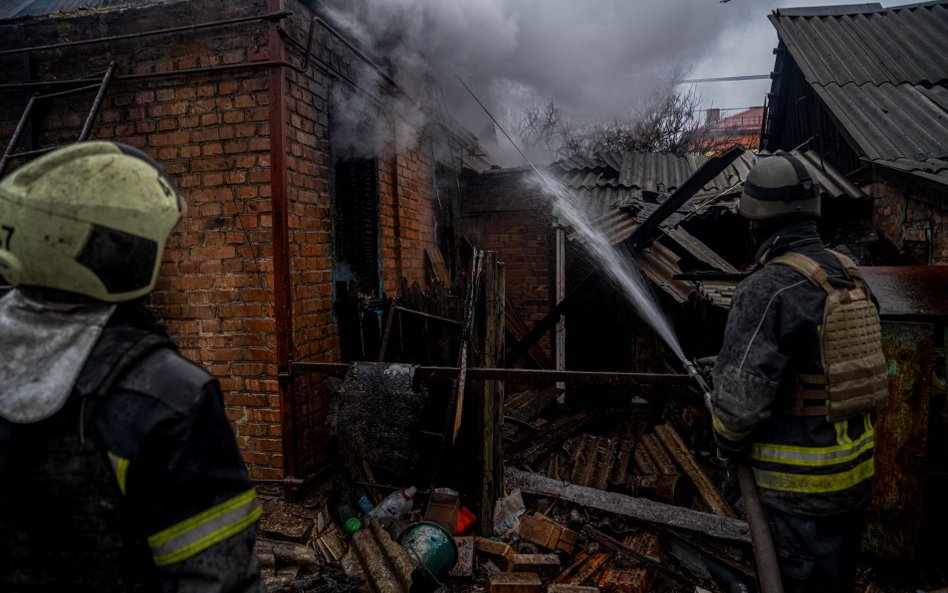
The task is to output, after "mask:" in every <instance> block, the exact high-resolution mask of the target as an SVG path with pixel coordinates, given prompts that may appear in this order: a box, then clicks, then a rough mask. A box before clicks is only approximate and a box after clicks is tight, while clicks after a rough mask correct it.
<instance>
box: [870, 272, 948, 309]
mask: <svg viewBox="0 0 948 593" xmlns="http://www.w3.org/2000/svg"><path fill="white" fill-rule="evenodd" d="M860 270H862V273H863V275H864V277H865V278H866V282H867V283H868V284H869V288H870V290H872V293H873V294H874V295H875V296H876V298H877V299H879V309H880V311H879V312H880V313H881V314H882V315H886V316H921V317H948V298H945V295H948V266H902V267H865V268H860Z"/></svg>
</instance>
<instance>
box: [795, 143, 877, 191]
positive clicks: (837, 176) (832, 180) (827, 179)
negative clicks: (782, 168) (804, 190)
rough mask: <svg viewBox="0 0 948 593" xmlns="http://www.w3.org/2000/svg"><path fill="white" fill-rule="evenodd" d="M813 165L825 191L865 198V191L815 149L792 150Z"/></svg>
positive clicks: (817, 178)
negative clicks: (821, 156)
mask: <svg viewBox="0 0 948 593" xmlns="http://www.w3.org/2000/svg"><path fill="white" fill-rule="evenodd" d="M791 154H793V155H796V156H798V157H800V158H802V159H803V160H805V161H806V162H807V163H809V164H810V166H812V167H813V171H815V172H816V180H817V181H819V182H820V188H821V189H822V190H823V193H825V194H827V195H829V196H832V197H834V198H863V197H865V193H863V191H862V190H861V189H859V188H858V187H856V186H855V185H854V184H853V183H852V182H851V181H849V179H846V177H845V176H844V175H843V174H842V173H840V172H839V171H838V170H836V168H835V167H833V166H832V165H831V164H829V163H827V162H826V161H825V160H823V159H821V158H820V155H819V154H818V153H817V152H816V151H813V150H807V151H806V152H802V151H799V150H794V151H791Z"/></svg>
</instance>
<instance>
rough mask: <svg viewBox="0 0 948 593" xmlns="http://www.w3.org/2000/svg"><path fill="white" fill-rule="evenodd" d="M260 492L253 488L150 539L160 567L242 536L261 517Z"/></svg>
mask: <svg viewBox="0 0 948 593" xmlns="http://www.w3.org/2000/svg"><path fill="white" fill-rule="evenodd" d="M260 513H261V510H260V505H259V503H258V502H257V493H256V492H255V491H254V490H253V489H250V490H248V491H246V492H244V493H243V494H240V495H238V496H235V497H233V498H231V499H230V500H225V501H224V502H222V503H220V504H218V505H215V506H213V507H211V508H209V509H207V510H206V511H204V512H202V513H200V514H197V515H195V516H193V517H191V518H189V519H185V520H184V521H181V522H180V523H177V524H175V525H172V526H171V527H169V528H167V529H165V530H163V531H159V532H158V533H156V534H154V535H152V536H151V537H149V538H148V545H149V546H151V552H152V556H153V557H154V559H155V565H156V566H167V565H169V564H176V563H178V562H182V561H184V560H187V559H188V558H190V557H192V556H194V555H196V554H198V553H200V552H202V551H204V550H206V549H207V548H209V547H211V546H213V545H214V544H216V543H219V542H222V541H224V540H225V539H227V538H229V537H231V536H232V535H236V534H237V533H240V532H241V531H243V530H244V529H246V528H247V527H250V526H251V525H253V523H254V522H255V521H256V520H257V519H259V518H260Z"/></svg>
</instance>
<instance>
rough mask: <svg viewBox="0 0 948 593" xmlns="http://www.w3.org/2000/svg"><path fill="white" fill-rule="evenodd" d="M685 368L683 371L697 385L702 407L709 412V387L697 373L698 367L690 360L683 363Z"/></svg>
mask: <svg viewBox="0 0 948 593" xmlns="http://www.w3.org/2000/svg"><path fill="white" fill-rule="evenodd" d="M683 364H684V366H685V371H686V372H687V373H688V376H689V377H691V378H692V379H694V381H695V383H696V384H697V385H698V389H700V390H701V395H702V396H703V398H704V405H705V407H706V408H708V410H709V411H710V410H711V387H710V386H709V385H708V382H707V381H705V380H704V377H703V376H702V375H701V373H700V372H699V371H698V367H697V366H696V365H695V363H693V362H691V361H690V360H685V361H684V362H683Z"/></svg>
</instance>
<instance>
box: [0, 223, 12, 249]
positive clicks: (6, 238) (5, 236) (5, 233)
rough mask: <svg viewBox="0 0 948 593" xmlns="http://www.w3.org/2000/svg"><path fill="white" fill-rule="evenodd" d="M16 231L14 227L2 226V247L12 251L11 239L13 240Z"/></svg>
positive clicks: (0, 226)
mask: <svg viewBox="0 0 948 593" xmlns="http://www.w3.org/2000/svg"><path fill="white" fill-rule="evenodd" d="M14 230H15V229H14V228H13V227H12V226H7V225H5V224H4V225H0V246H2V247H3V248H4V249H6V250H7V251H9V250H10V239H12V238H13V231H14Z"/></svg>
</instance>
